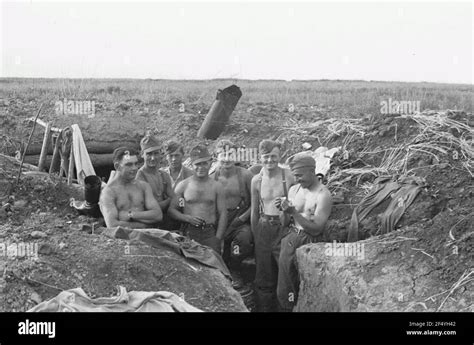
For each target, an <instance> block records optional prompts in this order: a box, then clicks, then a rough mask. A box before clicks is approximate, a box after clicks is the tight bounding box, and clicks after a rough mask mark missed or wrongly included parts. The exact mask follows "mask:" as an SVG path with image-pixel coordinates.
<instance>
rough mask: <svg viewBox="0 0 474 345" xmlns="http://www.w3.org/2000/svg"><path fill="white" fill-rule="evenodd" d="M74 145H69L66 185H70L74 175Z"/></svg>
mask: <svg viewBox="0 0 474 345" xmlns="http://www.w3.org/2000/svg"><path fill="white" fill-rule="evenodd" d="M74 164H75V163H74V145H71V154H70V155H69V168H68V172H67V184H68V185H71V183H72V178H73V176H72V175H73V174H74Z"/></svg>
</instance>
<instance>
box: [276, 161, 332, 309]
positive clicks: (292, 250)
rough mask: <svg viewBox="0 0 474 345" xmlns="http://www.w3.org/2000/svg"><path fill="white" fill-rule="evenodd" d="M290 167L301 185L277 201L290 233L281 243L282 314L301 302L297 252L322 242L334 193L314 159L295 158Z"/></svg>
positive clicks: (279, 277)
mask: <svg viewBox="0 0 474 345" xmlns="http://www.w3.org/2000/svg"><path fill="white" fill-rule="evenodd" d="M289 165H290V168H291V172H292V174H293V176H294V177H295V179H296V182H297V183H298V184H296V185H294V186H292V187H291V188H290V191H289V192H288V199H284V198H281V199H278V200H277V201H276V205H277V206H278V207H280V208H281V209H282V210H283V213H284V215H285V217H284V218H285V219H284V221H283V222H284V225H285V227H286V228H287V229H288V230H289V232H288V234H287V235H286V236H285V237H284V238H283V239H282V241H281V252H280V258H279V263H278V287H277V296H278V302H279V304H280V307H281V308H282V310H283V311H292V309H293V307H294V306H295V305H296V302H297V298H298V289H299V277H298V268H297V266H296V260H295V259H296V258H295V254H296V249H297V248H299V247H301V246H302V245H304V244H307V243H311V242H317V241H321V240H322V235H323V232H324V228H325V226H326V222H327V220H328V218H329V215H330V214H331V207H332V197H331V193H330V192H329V190H328V189H327V188H326V186H325V185H323V184H322V183H321V181H320V179H319V178H318V176H317V175H315V173H314V170H315V167H316V162H315V160H314V159H313V158H312V157H311V156H309V155H307V154H304V153H301V154H296V155H295V156H293V157H291V158H290V160H289Z"/></svg>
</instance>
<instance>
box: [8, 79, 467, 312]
mask: <svg viewBox="0 0 474 345" xmlns="http://www.w3.org/2000/svg"><path fill="white" fill-rule="evenodd" d="M233 83H236V84H237V85H238V86H239V87H240V88H241V90H242V93H243V96H242V98H241V99H240V101H239V103H238V104H237V107H236V109H235V111H234V112H233V114H232V116H231V118H230V121H229V123H228V125H227V127H226V129H225V130H224V132H223V134H222V136H221V137H226V138H230V139H232V140H234V141H235V142H236V143H238V144H245V145H246V146H247V147H257V145H258V142H259V141H261V140H262V139H265V138H272V139H278V140H280V141H282V142H283V146H284V150H285V151H284V153H285V155H286V156H288V155H290V154H292V153H295V152H297V151H301V150H302V149H301V144H302V143H304V142H307V143H309V144H311V145H312V147H313V149H314V148H317V147H319V146H327V147H328V148H334V147H341V148H342V149H341V152H340V153H339V154H337V155H336V156H335V157H334V159H333V162H332V167H331V170H330V171H329V173H328V174H327V176H326V179H325V183H326V184H327V186H328V188H329V190H330V191H331V192H332V193H333V196H334V198H335V200H336V199H337V203H336V205H335V206H334V208H333V211H332V214H331V217H330V224H329V225H328V227H327V231H326V233H325V235H324V236H325V237H324V240H325V242H332V241H339V242H345V241H346V239H347V234H348V227H349V225H350V222H351V215H352V211H353V210H354V208H355V206H356V205H357V204H358V203H359V202H360V201H361V200H362V199H363V198H364V196H366V195H367V194H368V193H369V191H371V190H374V188H375V189H376V188H377V183H376V178H377V177H380V176H389V177H391V178H392V179H395V180H396V179H397V178H399V177H404V176H409V177H413V178H415V177H416V178H417V179H419V180H420V181H422V182H423V188H422V189H421V191H420V193H419V195H418V196H416V199H415V200H414V202H413V204H412V205H410V207H408V208H407V210H406V211H405V213H404V214H403V217H402V218H401V219H400V221H399V223H398V224H397V226H396V228H395V231H393V232H392V233H390V234H383V233H381V230H380V229H381V226H380V225H381V220H380V217H379V216H380V214H381V213H382V212H383V211H384V209H383V207H382V206H384V205H380V207H379V206H378V207H377V208H376V209H374V211H373V212H371V213H370V214H369V215H368V216H367V217H366V218H365V219H364V220H363V221H361V223H360V232H359V239H360V240H362V242H363V241H368V242H363V243H367V244H368V245H371V243H372V244H373V243H375V244H374V246H375V247H374V248H375V249H374V250H373V251H372V249H371V255H372V256H371V257H372V259H370V260H369V261H367V262H364V272H363V275H361V277H362V278H361V279H365V281H362V283H363V284H362V283H361V284H359V285H360V286H365V287H367V286H374V288H367V289H366V288H364V289H362V290H361V291H362V292H361V294H363V295H360V296H357V298H358V299H360V300H359V301H357V303H355V304H354V306H353V305H352V304H351V303H346V302H347V301H349V300H351V301H352V300H354V301H355V299H353V297H354V296H346V295H345V291H352V290H350V289H349V290H348V289H346V287H347V286H349V285H347V286H345V285H343V284H344V283H342V282H341V281H340V275H337V274H336V275H334V276H331V277H329V278H328V280H327V281H326V282H323V283H324V284H328V286H329V288H328V291H330V294H329V295H330V296H329V297H331V298H333V299H334V300H335V301H336V302H334V303H329V304H327V305H326V306H325V308H326V309H324V311H341V310H343V311H345V310H346V309H347V308H353V309H347V310H358V311H362V310H370V311H409V310H416V311H436V310H442V311H473V309H472V308H473V300H474V295H473V293H472V291H473V290H472V288H471V289H469V288H470V286H472V283H473V280H472V278H471V279H469V277H471V276H472V274H473V273H472V255H473V252H474V248H473V246H472V235H473V232H472V218H473V216H474V214H473V212H472V210H473V209H474V198H473V195H474V184H473V181H474V150H473V145H472V142H473V141H472V140H473V133H474V129H473V128H474V119H473V117H472V112H473V97H474V93H473V88H472V85H448V84H433V83H397V82H363V81H297V82H286V81H247V80H238V81H236V80H210V81H170V80H114V79H110V80H60V79H51V80H49V79H0V85H1V88H0V135H1V137H2V142H1V143H0V153H4V154H6V155H9V156H13V155H14V154H15V151H17V150H20V149H21V148H22V147H24V145H25V143H26V140H27V139H28V135H29V133H30V131H31V128H32V125H31V123H27V122H25V121H24V120H25V119H27V118H29V117H32V116H34V115H35V114H36V112H37V110H38V108H39V106H40V104H43V105H44V109H43V111H42V115H41V116H40V118H41V119H43V120H44V121H52V122H53V126H56V127H59V128H64V127H65V126H70V125H71V124H73V123H77V124H78V125H79V126H80V128H81V130H82V134H83V136H84V139H85V141H86V145H89V144H90V145H92V144H94V143H101V145H102V144H104V145H105V144H106V143H112V144H119V143H121V142H132V143H135V146H138V143H139V140H140V139H141V137H142V136H143V135H144V133H145V132H146V131H147V130H152V131H153V132H154V133H155V134H156V135H157V136H158V137H159V138H160V140H163V141H164V140H166V139H171V138H173V139H175V140H178V141H180V142H182V143H183V144H184V145H185V147H186V149H189V148H190V147H191V146H192V145H194V144H195V143H197V142H199V141H201V140H200V139H197V138H196V134H197V131H198V129H199V127H200V125H201V124H202V121H203V120H204V117H205V115H206V114H207V112H208V111H209V109H210V107H211V105H212V102H213V101H214V99H215V94H216V91H217V89H222V88H225V87H227V86H229V85H231V84H233ZM64 98H67V99H70V100H71V99H75V100H94V101H95V104H96V114H95V117H93V118H88V117H87V116H84V115H60V114H56V113H55V102H56V101H58V100H62V99H64ZM390 99H391V100H393V101H415V102H420V109H419V111H420V112H421V113H416V114H384V113H383V112H382V111H381V102H384V101H389V100H390ZM448 109H451V110H453V111H450V110H448ZM428 110H431V111H428ZM43 132H44V130H43V128H41V127H39V126H38V127H37V129H36V134H35V136H34V139H33V144H34V145H40V144H41V141H42V139H43ZM208 144H210V146H211V147H212V145H213V142H212V141H210V142H208ZM0 162H1V164H2V165H1V169H0V197H1V199H0V201H1V203H2V204H3V203H4V202H6V200H7V199H8V195H6V194H7V193H6V192H5V191H7V190H10V191H12V194H13V195H14V196H15V197H16V200H18V201H20V202H17V203H16V204H15V203H14V204H13V206H12V207H13V211H11V212H9V213H6V212H4V213H3V214H1V213H0V221H1V225H0V238H3V240H4V241H12V242H14V241H17V242H19V241H30V242H31V241H32V242H35V243H37V242H39V245H40V247H43V248H46V249H47V250H46V249H44V250H43V253H40V259H41V261H42V263H43V264H42V266H41V265H36V264H35V263H33V262H31V261H30V260H28V259H25V260H16V261H15V260H10V261H8V262H6V263H5V264H4V266H1V265H0V268H1V269H2V270H4V272H6V273H5V275H4V280H5V281H4V282H3V284H4V285H3V286H4V288H3V290H0V311H11V310H16V311H19V310H20V311H23V310H27V309H28V308H29V307H31V306H32V305H34V304H36V303H37V302H36V300H38V298H35V299H34V300H32V299H31V298H29V296H31V295H33V294H36V295H38V294H39V295H40V296H39V297H40V299H42V300H44V299H48V298H51V297H53V296H55V295H56V294H57V293H58V290H61V289H66V288H74V287H77V286H84V288H85V290H86V291H88V292H91V293H93V294H94V295H97V296H99V295H108V294H110V293H111V291H112V286H111V285H110V281H109V279H107V278H104V277H103V276H100V274H102V271H100V272H98V271H97V270H95V269H91V268H90V267H89V265H91V264H90V262H89V259H87V258H88V257H89V255H90V253H91V252H93V253H94V255H95V254H97V255H96V256H94V255H92V258H93V259H94V260H98V261H100V262H101V265H99V266H100V267H99V268H100V270H102V269H103V271H104V272H105V271H107V270H108V269H109V268H108V267H109V266H110V267H111V268H110V270H111V271H113V272H115V273H114V274H116V276H114V279H113V282H114V283H121V284H123V285H125V286H126V288H127V289H128V290H130V289H145V288H146V289H152V288H155V289H158V290H159V289H161V288H163V289H166V290H169V291H172V292H175V293H176V294H179V293H182V292H183V291H182V288H183V285H186V282H184V283H183V278H182V277H183V275H180V274H173V275H172V276H171V278H169V279H168V280H166V281H165V282H163V277H168V274H170V273H169V272H168V271H167V270H168V269H169V267H170V266H169V265H164V264H163V265H162V266H160V267H159V268H160V270H161V271H160V274H161V275H162V276H160V277H158V278H157V279H155V277H153V274H152V271H153V270H155V269H156V267H149V266H148V265H151V264H152V263H153V264H155V261H152V260H144V261H143V262H138V261H137V262H132V263H130V265H131V266H133V267H131V269H130V272H129V273H130V274H129V273H124V276H122V275H121V274H122V273H123V272H121V271H120V270H118V268H117V267H115V268H114V267H112V266H111V265H109V263H108V262H106V261H107V260H106V258H104V257H102V255H101V251H102V250H105V249H107V250H109V251H110V253H117V255H121V254H120V250H121V246H122V243H121V242H117V241H115V240H111V239H107V240H104V238H103V237H101V235H98V234H95V233H93V234H90V233H87V232H84V231H83V230H81V229H83V228H84V227H83V225H84V224H86V225H87V224H89V225H90V224H93V223H94V222H96V220H93V219H92V220H91V219H87V218H86V217H83V216H80V217H78V216H77V215H76V214H75V212H74V210H72V209H71V208H70V207H69V203H68V200H69V197H71V196H76V197H77V195H74V193H72V192H70V191H69V189H68V188H66V186H65V185H64V183H62V182H58V181H57V179H56V178H55V177H54V176H53V177H52V178H50V179H48V178H47V177H45V178H37V177H35V176H25V177H23V178H22V179H21V181H20V184H19V185H18V186H16V189H13V190H11V189H9V188H10V186H11V185H14V181H15V179H16V176H17V173H18V172H17V170H18V167H17V165H18V163H17V162H15V161H14V159H8V160H6V161H5V160H4V157H1V156H0ZM7 162H8V164H7ZM105 172H108V171H105ZM102 176H108V175H107V174H104V175H102ZM16 205H18V206H16ZM385 206H386V205H385ZM32 230H39V231H43V232H44V233H45V234H44V237H42V238H33V237H32V236H31V232H32ZM400 238H401V239H402V240H403V241H405V242H404V243H403V245H401V244H399V242H400ZM408 240H410V241H414V242H406V241H408ZM370 241H371V242H370ZM85 244H87V246H86V245H85ZM105 246H107V248H105ZM48 248H49V249H48ZM64 248H66V249H64ZM90 248H92V249H90ZM104 248H105V249H104ZM73 249H74V250H73ZM76 249H77V250H76ZM373 253H377V254H376V255H375V254H373ZM147 254H149V253H147ZM303 254H304V253H303ZM86 259H87V260H86ZM122 259H123V257H122ZM307 259H308V260H306V261H308V262H311V260H312V259H311V258H307ZM160 264H162V262H161V261H159V262H158V265H160ZM331 264H332V262H330V263H329V266H328V267H329V271H331V269H332V268H331V266H330V265H331ZM349 266H350V265H349ZM355 266H357V267H358V263H356V264H354V267H355ZM65 267H67V268H69V267H73V269H72V271H71V272H69V270H68V269H66V268H65ZM137 272H138V273H139V274H137ZM308 272H309V274H310V275H311V272H313V271H312V270H308ZM387 272H388V273H387ZM398 272H405V273H406V274H404V280H403V281H401V280H400V281H397V284H392V282H393V281H394V280H396V279H399V277H400V275H399V274H398ZM119 273H120V274H119ZM28 277H32V279H34V280H35V281H36V283H35V282H34V281H33V283H32V282H31V281H28V280H27V279H26V278H28ZM358 277H359V276H357V278H358ZM379 277H382V278H383V279H385V280H383V279H382V280H381V279H379ZM466 277H467V278H466ZM84 278H85V279H84ZM357 281H359V280H357ZM381 281H387V282H388V283H387V284H385V283H384V284H385V285H384V284H381V285H380V286H378V285H377V284H379V283H380V282H381ZM307 282H308V284H310V285H308V286H311V284H312V283H315V282H312V281H311V277H309V278H308V281H307ZM0 283H2V281H1V279H0ZM201 283H202V284H201ZM201 283H200V284H201V285H200V287H199V289H201V288H202V286H204V282H201ZM316 283H318V282H316ZM376 283H377V284H376ZM45 284H47V285H45ZM338 284H342V285H338ZM351 284H352V283H351ZM370 284H374V285H370ZM468 284H471V285H468ZM48 285H49V286H48ZM336 285H337V286H338V288H339V287H340V289H333V286H336ZM376 285H377V286H376ZM51 286H52V287H51ZM354 286H355V287H356V288H357V287H358V286H356V285H354ZM186 287H187V288H189V290H190V291H189V292H188V291H185V292H186V294H187V295H188V294H190V293H193V294H195V295H192V298H193V299H196V300H199V299H202V298H203V299H202V301H201V302H202V303H201V304H200V305H198V306H199V307H201V308H202V309H204V310H209V311H212V310H222V311H224V310H225V311H231V310H236V308H237V307H236V306H231V305H230V304H229V300H230V297H229V296H230V294H228V293H222V295H221V296H220V297H219V299H215V298H214V297H212V296H211V295H210V294H209V293H207V294H206V293H204V292H203V293H201V290H199V289H198V288H195V287H194V286H193V285H192V284H190V285H189V286H186ZM349 287H350V288H352V286H349ZM211 288H212V287H209V289H211ZM205 289H208V288H207V287H206V288H205ZM397 289H398V290H397ZM218 290H222V289H221V288H218ZM224 290H225V289H224ZM224 290H222V291H224ZM310 290H311V291H309V292H308V293H307V294H305V295H304V300H305V301H308V306H311V308H313V307H314V309H311V311H322V310H323V309H321V308H320V307H319V306H318V303H313V302H315V301H317V300H318V298H320V297H321V296H316V297H315V296H313V295H311V294H312V292H313V290H314V291H316V289H310ZM392 290H393V291H392ZM203 291H204V290H203ZM206 291H207V290H206ZM318 291H319V290H318ZM387 291H388V292H387ZM400 291H401V292H402V294H403V295H404V296H405V297H403V298H401V299H400V298H399V297H397V296H399V293H400ZM224 292H225V291H224ZM333 292H334V293H333ZM448 293H449V294H448ZM36 295H33V296H35V297H37V296H36ZM336 295H337V296H336ZM446 296H449V297H450V298H449V299H448V297H446ZM1 297H3V299H2V298H1ZM237 302H238V301H237ZM237 302H236V303H237ZM359 302H360V303H359ZM312 303H313V304H312ZM237 304H238V303H237ZM237 304H236V305H237ZM318 308H319V309H318ZM345 308H346V309H345ZM357 308H358V309H357Z"/></svg>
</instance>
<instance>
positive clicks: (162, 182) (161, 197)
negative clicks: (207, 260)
mask: <svg viewBox="0 0 474 345" xmlns="http://www.w3.org/2000/svg"><path fill="white" fill-rule="evenodd" d="M140 147H141V151H142V157H143V160H144V165H143V166H142V167H141V168H140V169H139V170H138V173H137V177H136V178H137V180H141V181H145V182H147V183H148V184H150V186H151V190H152V191H153V196H154V197H155V199H156V201H157V202H158V204H159V205H160V208H161V210H162V212H163V214H164V215H166V212H167V210H168V207H169V204H170V202H171V198H172V197H173V195H174V191H173V186H172V183H171V178H170V176H169V175H168V174H167V173H166V172H164V171H162V170H160V162H161V146H160V143H159V142H158V139H157V138H155V137H154V136H152V135H145V136H144V137H143V139H142V140H141V141H140ZM166 218H167V217H166V216H164V217H163V221H162V222H160V224H155V225H156V226H157V227H159V228H163V229H164V228H167V226H166V224H167V219H166Z"/></svg>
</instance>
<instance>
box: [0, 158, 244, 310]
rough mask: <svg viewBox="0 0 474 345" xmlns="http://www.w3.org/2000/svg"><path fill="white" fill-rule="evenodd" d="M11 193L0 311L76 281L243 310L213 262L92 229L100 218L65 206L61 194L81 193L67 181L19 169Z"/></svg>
mask: <svg viewBox="0 0 474 345" xmlns="http://www.w3.org/2000/svg"><path fill="white" fill-rule="evenodd" d="M1 162H2V167H7V166H8V164H9V163H6V162H5V164H3V163H4V160H2V161H1ZM8 171H9V169H8V167H7V169H5V168H3V172H8ZM14 172H15V171H11V170H10V173H6V174H5V175H4V176H2V178H3V179H2V181H3V182H4V183H1V188H3V189H5V188H6V186H9V185H11V184H13V183H14V179H13V178H12V177H11V176H12V175H14ZM12 195H14V196H15V200H14V201H13V202H11V204H12V205H11V206H10V207H9V208H8V212H5V213H4V214H3V219H2V223H3V224H2V225H1V226H0V242H1V243H0V244H1V248H0V249H1V254H2V261H1V267H0V272H1V277H0V283H1V284H0V310H2V311H26V310H28V309H29V308H31V307H32V306H34V305H35V304H37V303H39V302H40V301H42V300H47V299H49V298H52V297H54V296H56V295H57V294H58V293H59V292H60V291H62V290H67V289H71V288H76V287H82V288H83V289H84V290H85V291H86V293H88V294H90V295H91V296H94V297H99V296H110V295H113V294H115V293H116V287H117V286H118V285H122V286H124V287H126V288H127V290H128V291H132V290H136V291H170V292H173V293H175V294H177V295H179V296H181V297H182V298H184V299H185V300H186V301H187V302H188V303H190V304H192V305H193V306H195V307H197V308H200V309H202V310H205V311H247V309H246V307H245V305H244V304H243V301H242V299H241V297H240V295H239V294H238V293H237V292H236V291H235V290H234V289H233V288H232V286H231V283H230V281H229V280H228V279H227V278H225V277H224V276H223V275H222V273H221V272H219V271H217V270H216V269H211V268H208V267H206V266H203V265H201V264H199V263H197V262H195V261H192V262H190V261H189V260H186V259H184V258H183V257H181V256H180V255H178V254H175V253H173V252H171V251H163V250H158V249H155V248H152V247H150V246H148V245H144V244H131V243H129V242H128V241H124V240H120V239H110V238H108V237H105V236H102V235H100V234H99V233H97V232H98V229H99V230H100V227H98V225H100V224H101V222H100V221H98V220H97V219H92V218H87V217H85V216H78V215H77V214H76V213H75V212H74V211H73V210H72V209H71V207H70V206H69V198H71V197H76V198H79V199H82V196H81V191H80V190H78V189H76V188H74V187H68V186H67V185H65V184H64V183H61V182H58V181H56V182H55V181H52V180H50V179H49V177H47V176H46V177H45V176H43V175H38V174H33V175H29V176H23V177H22V179H21V180H20V184H19V185H18V186H16V188H14V189H13V190H12ZM92 231H94V233H92V234H91V233H90V232H92ZM189 282H193V283H192V284H190V283H189Z"/></svg>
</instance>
